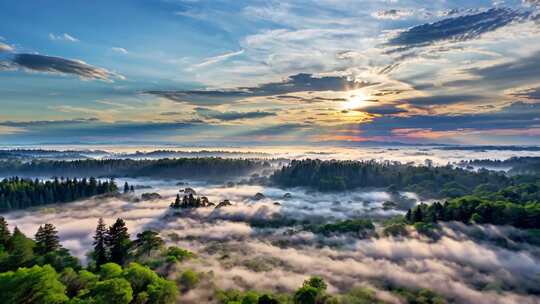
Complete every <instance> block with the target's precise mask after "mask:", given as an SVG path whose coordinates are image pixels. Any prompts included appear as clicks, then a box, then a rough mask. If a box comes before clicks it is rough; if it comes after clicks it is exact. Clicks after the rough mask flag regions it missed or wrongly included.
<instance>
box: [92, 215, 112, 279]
mask: <svg viewBox="0 0 540 304" xmlns="http://www.w3.org/2000/svg"><path fill="white" fill-rule="evenodd" d="M106 242H107V227H106V226H105V222H104V221H103V218H99V220H98V224H97V227H96V234H95V235H94V259H95V261H96V267H97V269H98V270H99V268H100V267H101V265H103V264H105V263H107V262H108V261H109V258H108V252H107V243H106Z"/></svg>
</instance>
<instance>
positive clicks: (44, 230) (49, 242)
mask: <svg viewBox="0 0 540 304" xmlns="http://www.w3.org/2000/svg"><path fill="white" fill-rule="evenodd" d="M35 238H36V253H37V254H41V255H43V254H46V253H49V252H54V251H57V250H58V249H60V248H61V246H60V238H59V237H58V232H57V231H56V228H55V227H54V225H53V224H45V225H43V226H39V228H38V231H37V233H36V237H35Z"/></svg>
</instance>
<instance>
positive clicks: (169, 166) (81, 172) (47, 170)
mask: <svg viewBox="0 0 540 304" xmlns="http://www.w3.org/2000/svg"><path fill="white" fill-rule="evenodd" d="M269 166H270V164H269V163H268V162H263V161H255V160H247V159H225V158H218V157H207V158H177V159H167V158H164V159H158V160H133V159H103V160H98V159H85V160H73V161H52V160H33V161H31V162H22V161H17V160H9V161H1V162H0V174H3V175H22V176H36V175H37V176H43V175H52V176H71V177H73V176H75V177H80V176H89V175H92V176H97V177H154V178H170V179H192V178H205V179H222V178H228V177H236V176H239V175H246V174H249V173H250V172H251V171H255V170H258V169H262V168H266V167H269Z"/></svg>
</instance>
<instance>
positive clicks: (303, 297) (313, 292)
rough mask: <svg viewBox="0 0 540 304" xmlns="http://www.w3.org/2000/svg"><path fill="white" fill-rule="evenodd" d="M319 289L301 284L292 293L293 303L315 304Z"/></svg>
mask: <svg viewBox="0 0 540 304" xmlns="http://www.w3.org/2000/svg"><path fill="white" fill-rule="evenodd" d="M318 295H319V290H318V289H317V288H315V287H312V286H302V287H300V288H299V289H298V290H297V291H296V292H295V293H294V303H295V304H316V300H317V296H318Z"/></svg>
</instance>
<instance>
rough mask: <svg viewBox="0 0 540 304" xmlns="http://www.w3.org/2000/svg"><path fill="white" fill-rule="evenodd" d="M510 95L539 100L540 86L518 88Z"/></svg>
mask: <svg viewBox="0 0 540 304" xmlns="http://www.w3.org/2000/svg"><path fill="white" fill-rule="evenodd" d="M510 95H511V96H514V97H518V98H525V99H530V100H540V87H536V88H528V89H524V90H519V91H516V92H513V93H511V94H510Z"/></svg>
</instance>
